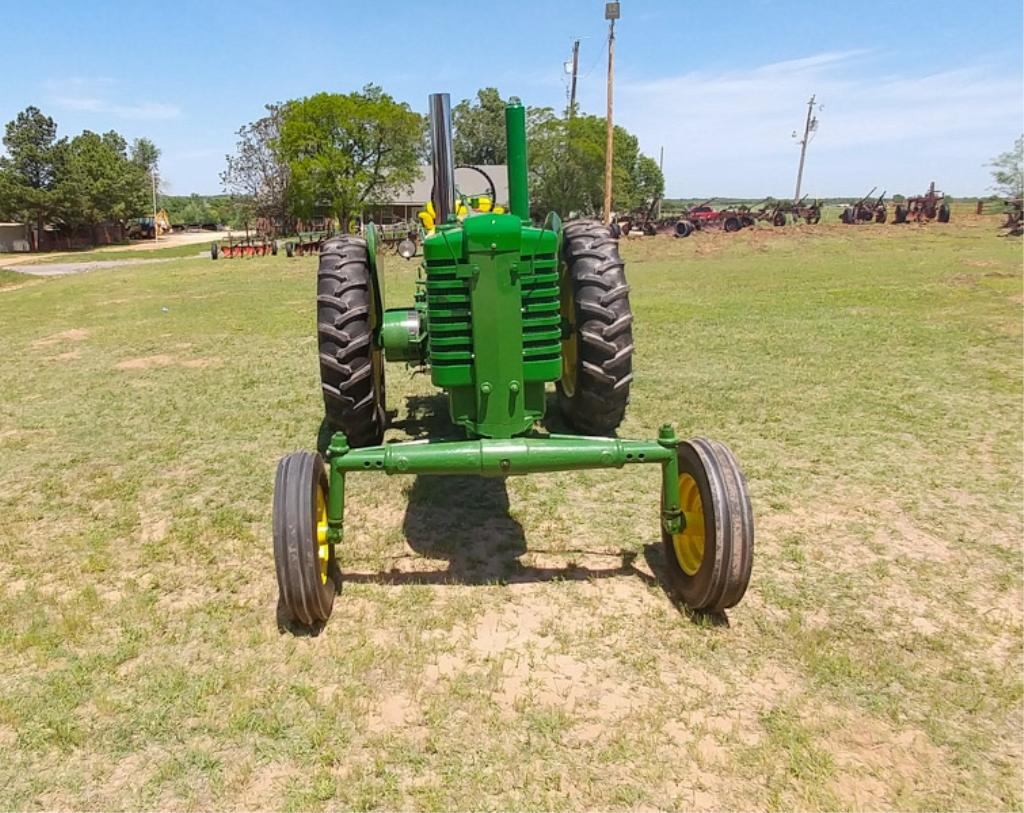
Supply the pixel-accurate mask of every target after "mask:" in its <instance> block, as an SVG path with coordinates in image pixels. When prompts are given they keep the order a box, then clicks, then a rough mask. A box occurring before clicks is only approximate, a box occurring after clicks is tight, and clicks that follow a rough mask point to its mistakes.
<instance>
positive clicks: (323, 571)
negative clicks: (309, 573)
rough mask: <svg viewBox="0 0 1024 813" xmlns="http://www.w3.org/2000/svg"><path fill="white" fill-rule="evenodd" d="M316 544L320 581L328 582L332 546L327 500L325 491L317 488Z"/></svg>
mask: <svg viewBox="0 0 1024 813" xmlns="http://www.w3.org/2000/svg"><path fill="white" fill-rule="evenodd" d="M316 544H317V556H316V558H317V562H318V564H319V566H320V583H321V584H327V565H328V564H329V563H330V561H331V546H330V543H329V542H328V541H327V501H326V500H325V499H324V491H323V489H322V488H320V487H319V486H317V489H316Z"/></svg>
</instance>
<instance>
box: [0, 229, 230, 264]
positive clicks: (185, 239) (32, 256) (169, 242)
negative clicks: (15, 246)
mask: <svg viewBox="0 0 1024 813" xmlns="http://www.w3.org/2000/svg"><path fill="white" fill-rule="evenodd" d="M229 234H232V232H226V231H203V232H184V233H182V234H169V235H167V236H166V237H161V238H160V239H159V240H135V241H133V242H131V243H129V244H127V245H123V246H108V247H105V248H103V247H101V248H97V249H94V250H95V251H102V252H103V253H104V254H106V253H108V252H109V253H110V254H116V253H118V252H121V251H155V250H156V249H165V248H175V247H177V246H189V245H193V244H195V245H196V246H200V245H208V244H210V243H212V242H213V241H214V240H223V239H224V238H226V237H227V236H228V235H229ZM90 251H93V249H90ZM82 253H83V252H81V251H54V252H50V253H47V254H38V253H36V252H31V251H30V252H25V253H23V254H2V255H0V266H3V267H4V268H13V267H14V266H15V265H21V264H22V263H37V262H38V261H39V260H40V259H41V258H43V257H46V258H47V259H51V258H52V259H54V260H58V259H63V258H65V257H74V256H75V255H76V254H82ZM103 262H106V261H105V260H104V261H103ZM38 267H39V268H42V267H43V266H38ZM83 270H88V269H83ZM32 273H35V272H32ZM64 273H73V272H64Z"/></svg>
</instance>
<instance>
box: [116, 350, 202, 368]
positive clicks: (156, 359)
mask: <svg viewBox="0 0 1024 813" xmlns="http://www.w3.org/2000/svg"><path fill="white" fill-rule="evenodd" d="M219 362H220V359H218V358H193V359H179V358H177V357H176V356H170V355H167V354H166V353H157V354H156V355H153V356H140V357H139V358H134V359H125V360H124V361H120V362H118V363H117V364H116V365H115V366H116V367H117V369H118V370H149V369H152V368H154V367H172V366H178V367H187V368H189V369H201V368H203V367H211V366H213V365H215V364H218V363H219Z"/></svg>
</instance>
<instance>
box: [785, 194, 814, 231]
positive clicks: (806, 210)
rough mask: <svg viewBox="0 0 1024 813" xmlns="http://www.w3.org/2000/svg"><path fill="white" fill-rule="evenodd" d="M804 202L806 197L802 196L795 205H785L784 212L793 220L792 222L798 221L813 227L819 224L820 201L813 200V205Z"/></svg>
mask: <svg viewBox="0 0 1024 813" xmlns="http://www.w3.org/2000/svg"><path fill="white" fill-rule="evenodd" d="M806 200H807V195H804V196H803V197H802V198H800V200H798V201H797V202H796V203H787V204H785V205H786V210H785V211H786V213H787V214H788V215H789V216H790V217H791V218H792V219H793V222H796V221H797V220H798V219H799V220H803V221H804V223H807V224H808V225H811V226H813V225H814V224H815V223H820V222H821V201H820V200H815V201H814V203H805V201H806Z"/></svg>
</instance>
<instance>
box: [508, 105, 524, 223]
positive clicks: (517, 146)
mask: <svg viewBox="0 0 1024 813" xmlns="http://www.w3.org/2000/svg"><path fill="white" fill-rule="evenodd" d="M505 140H506V142H507V151H506V152H507V156H508V158H507V162H508V203H509V209H510V211H511V212H512V214H514V215H516V217H518V218H520V219H522V220H529V219H530V195H529V184H528V182H527V167H528V166H529V164H528V162H527V158H526V108H525V107H523V105H522V104H520V103H519V102H518V101H517V102H515V103H514V104H509V105H508V106H507V107H506V108H505Z"/></svg>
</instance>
